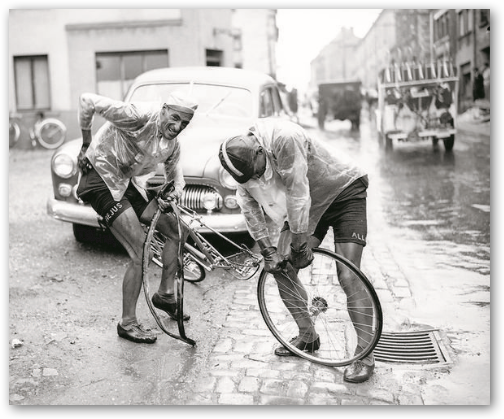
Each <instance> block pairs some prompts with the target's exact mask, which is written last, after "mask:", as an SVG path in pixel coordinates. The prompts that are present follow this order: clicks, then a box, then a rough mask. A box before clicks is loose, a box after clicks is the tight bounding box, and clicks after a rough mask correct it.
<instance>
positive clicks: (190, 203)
mask: <svg viewBox="0 0 504 419" xmlns="http://www.w3.org/2000/svg"><path fill="white" fill-rule="evenodd" d="M161 184H162V183H160V182H159V181H156V180H154V179H149V181H148V182H147V187H148V188H149V189H150V188H153V187H159V186H161ZM207 193H214V194H215V195H216V199H217V208H216V209H220V208H221V207H222V197H221V196H220V195H219V193H218V192H217V190H216V189H215V188H212V187H211V186H207V185H185V187H184V191H183V192H182V196H181V198H180V203H181V204H182V205H184V206H186V207H188V208H191V209H193V210H194V211H206V209H205V207H204V206H203V198H204V197H205V195H206V194H207Z"/></svg>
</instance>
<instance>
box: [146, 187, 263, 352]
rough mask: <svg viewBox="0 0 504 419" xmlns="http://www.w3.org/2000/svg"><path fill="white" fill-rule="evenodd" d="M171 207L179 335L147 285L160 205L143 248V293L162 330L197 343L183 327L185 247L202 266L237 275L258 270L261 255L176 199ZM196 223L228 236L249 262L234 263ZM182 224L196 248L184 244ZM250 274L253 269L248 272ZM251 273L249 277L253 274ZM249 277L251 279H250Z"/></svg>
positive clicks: (158, 196)
mask: <svg viewBox="0 0 504 419" xmlns="http://www.w3.org/2000/svg"><path fill="white" fill-rule="evenodd" d="M172 186H173V183H168V184H166V185H164V186H163V187H162V188H161V189H160V190H159V191H158V192H157V194H156V198H160V197H162V196H164V194H165V193H166V192H167V190H168V189H169V188H170V187H172ZM170 206H171V211H172V213H173V214H174V215H175V218H176V220H177V226H178V237H179V249H178V257H177V262H178V269H177V277H176V290H177V297H178V298H177V326H178V330H179V335H177V334H175V333H172V332H170V331H168V330H167V329H166V327H165V326H164V324H163V322H162V320H161V319H160V318H159V316H158V315H157V313H156V311H155V309H154V307H153V305H152V302H151V299H150V295H149V285H148V280H147V275H148V265H149V263H150V252H151V240H152V238H153V236H154V233H155V231H156V229H155V226H156V225H157V222H158V220H159V217H160V216H161V210H160V209H159V208H158V209H157V211H156V212H155V214H154V216H153V217H152V220H151V223H150V226H149V228H148V231H147V235H146V238H145V242H144V247H143V258H142V282H143V289H144V294H145V298H146V300H147V305H148V307H149V310H150V311H151V313H152V315H153V317H154V319H155V321H156V323H157V324H158V326H159V327H160V328H161V330H162V331H163V332H164V333H166V334H167V335H168V336H170V337H172V338H175V339H178V340H181V341H183V342H186V343H188V344H190V345H192V346H194V345H195V344H196V342H195V341H194V340H193V339H191V338H189V337H187V335H186V333H185V328H184V322H183V317H184V311H183V303H184V282H185V281H184V268H183V266H184V263H183V261H184V250H185V251H187V252H189V253H191V255H192V256H193V257H194V258H195V259H197V260H198V261H199V263H201V265H202V266H203V267H204V268H205V269H207V270H209V271H210V270H213V269H214V268H217V267H218V268H223V269H226V270H231V271H233V270H234V271H236V272H238V274H244V273H247V271H248V270H250V269H251V268H252V269H255V271H254V272H253V273H252V275H254V274H255V272H257V270H258V269H259V265H260V262H261V260H262V258H260V257H259V256H257V255H255V254H253V253H252V252H251V251H250V250H249V249H248V248H247V247H246V246H243V245H242V246H240V245H238V244H236V243H235V242H233V241H232V240H230V239H228V238H227V237H225V236H224V235H222V234H221V233H219V232H218V231H216V230H214V229H212V228H211V227H208V226H206V225H205V224H204V223H203V222H202V221H201V218H200V217H198V215H197V214H196V213H195V212H194V211H192V210H190V209H188V208H186V207H183V206H182V205H178V204H177V203H175V202H174V201H171V202H170ZM182 213H183V214H184V215H185V216H187V217H188V222H186V221H184V220H183V219H182V216H181V214H182ZM193 222H197V223H199V225H201V226H204V227H207V228H209V229H210V230H211V231H212V232H213V233H215V234H216V235H218V236H219V237H221V238H223V239H225V240H226V241H227V242H228V243H230V244H232V245H233V246H234V247H236V248H238V249H240V252H239V253H238V255H241V254H245V255H247V256H248V259H247V261H250V262H249V263H237V262H233V261H232V260H230V259H231V258H232V257H233V256H236V255H233V256H231V257H227V258H226V257H225V256H223V255H222V254H221V253H220V252H219V251H218V250H217V249H216V248H215V247H214V246H212V245H211V244H210V243H209V242H208V240H206V239H205V238H204V237H203V236H202V235H201V234H200V233H199V232H197V231H195V230H194V228H193V227H192V224H193ZM182 225H184V226H185V227H186V228H187V229H188V231H189V236H190V237H191V238H192V239H193V240H194V243H195V245H196V247H194V246H191V245H190V244H187V243H185V244H184V245H182V242H183V240H182ZM248 273H250V271H248ZM252 275H250V276H249V277H251V276H252ZM247 279H248V278H247Z"/></svg>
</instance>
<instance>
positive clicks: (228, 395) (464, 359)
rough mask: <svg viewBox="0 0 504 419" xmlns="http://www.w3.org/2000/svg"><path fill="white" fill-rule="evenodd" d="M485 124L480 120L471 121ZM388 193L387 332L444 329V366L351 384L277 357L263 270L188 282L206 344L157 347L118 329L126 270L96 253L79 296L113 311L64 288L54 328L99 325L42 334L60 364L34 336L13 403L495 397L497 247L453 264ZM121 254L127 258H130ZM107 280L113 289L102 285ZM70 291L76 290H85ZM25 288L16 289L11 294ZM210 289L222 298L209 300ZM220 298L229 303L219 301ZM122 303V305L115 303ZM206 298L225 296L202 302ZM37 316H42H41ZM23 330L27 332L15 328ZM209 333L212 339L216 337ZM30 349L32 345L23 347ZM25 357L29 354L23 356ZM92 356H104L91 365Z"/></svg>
mask: <svg viewBox="0 0 504 419" xmlns="http://www.w3.org/2000/svg"><path fill="white" fill-rule="evenodd" d="M473 125H474V124H473ZM476 128H480V131H478V135H487V134H486V133H485V132H481V126H478V127H476ZM476 128H475V127H473V126H472V125H471V129H476ZM364 129H366V128H364ZM460 129H461V128H460ZM365 134H366V133H365V132H363V133H362V135H365ZM455 147H457V145H456V146H455ZM372 152H373V150H371V151H370V153H372ZM364 159H366V156H364ZM378 190H379V188H374V189H370V190H369V197H368V200H369V202H370V203H369V208H372V209H373V210H372V211H368V225H369V228H368V230H369V236H368V245H367V246H366V248H365V250H364V255H363V263H362V270H363V271H364V272H365V273H366V275H367V276H368V277H369V278H370V279H371V280H372V282H373V284H374V286H375V288H376V290H377V293H378V296H379V298H380V301H381V304H382V308H383V314H384V332H395V333H404V332H411V331H419V330H434V331H436V336H437V338H438V339H439V340H438V341H436V343H437V344H439V347H440V348H442V350H443V351H444V355H445V358H443V359H442V360H441V361H440V362H436V363H421V364H411V363H397V362H395V363H391V362H377V363H376V369H375V374H374V375H373V377H372V378H371V380H369V381H368V382H366V383H362V384H349V383H345V382H344V381H343V370H344V369H343V368H332V367H326V366H322V365H317V364H314V363H310V362H309V361H306V360H303V359H300V358H295V357H288V358H278V357H276V356H275V355H274V354H273V349H274V348H275V347H276V346H277V345H278V343H277V342H276V340H275V339H274V338H273V337H272V335H271V333H270V332H269V330H268V329H267V328H266V326H265V324H264V321H263V320H262V317H261V314H260V312H259V307H258V304H257V297H256V286H257V276H256V277H253V278H252V279H250V280H249V281H237V280H233V282H228V283H224V282H223V283H218V282H213V281H214V280H213V279H211V278H208V279H206V280H205V281H204V282H203V283H202V284H203V285H202V286H201V287H199V288H196V287H192V286H191V285H190V284H188V285H187V288H186V290H187V292H188V293H189V296H188V301H192V302H193V305H192V306H191V305H189V311H190V312H191V314H192V315H193V318H192V319H191V321H190V325H189V326H188V335H189V336H190V337H194V338H197V340H198V344H197V346H196V347H195V348H192V347H189V346H188V345H185V344H183V343H180V342H176V341H174V340H172V339H170V338H169V337H167V336H164V335H160V336H159V338H158V342H157V343H156V344H155V346H156V348H153V347H152V346H149V345H136V344H132V343H130V342H127V341H124V340H121V339H119V338H117V336H116V335H115V333H114V327H115V322H116V320H117V309H118V308H117V307H116V306H117V303H118V302H117V301H116V300H117V289H118V287H119V284H120V275H119V273H116V272H115V267H114V268H113V267H111V265H110V262H109V261H107V260H104V261H102V260H101V259H100V257H99V256H98V255H97V254H93V253H90V254H89V256H88V257H89V258H90V261H91V260H94V261H95V265H94V270H96V277H97V278H96V279H93V282H86V283H84V282H82V283H81V285H79V286H78V289H79V295H75V297H80V295H81V294H80V293H82V295H85V294H86V293H91V292H95V293H97V295H95V297H94V298H95V299H94V300H91V301H93V303H94V304H95V305H96V306H97V307H98V306H99V307H100V310H101V311H98V308H97V307H90V308H89V310H86V311H85V312H83V313H80V312H79V313H77V311H78V310H77V309H76V308H75V307H72V306H71V305H70V303H68V302H67V301H68V300H67V298H68V299H69V300H70V301H72V300H71V298H72V297H74V296H73V295H71V294H65V293H62V294H58V293H57V292H56V293H55V294H54V301H57V303H56V304H58V305H59V308H58V310H54V312H55V313H56V314H57V315H59V316H61V317H62V318H57V317H53V318H50V319H49V320H47V319H45V321H46V323H48V324H49V325H48V327H49V326H50V324H54V330H56V331H57V327H62V325H63V324H64V323H65V320H64V319H65V316H68V315H73V314H75V315H79V316H82V317H83V318H84V319H86V321H87V323H85V324H79V325H69V326H68V328H66V329H65V330H66V334H65V332H63V331H62V332H60V333H55V334H53V335H52V336H51V338H50V339H48V340H46V341H45V342H41V344H43V345H45V346H47V347H52V348H54V349H52V350H53V352H51V356H52V357H53V358H54V359H56V358H60V361H61V360H63V362H60V363H59V364H57V365H58V366H57V368H56V363H54V364H51V363H50V362H44V359H43V357H42V356H41V355H40V354H38V355H37V356H35V352H34V350H33V351H32V352H30V351H28V350H27V349H26V347H27V346H28V345H37V342H36V341H34V342H33V343H32V342H26V343H25V344H24V346H23V347H21V348H20V350H19V351H18V350H17V349H15V348H12V349H11V360H13V362H17V361H19V363H20V365H22V364H21V361H23V362H24V363H25V367H24V370H25V376H16V375H13V371H11V381H10V382H11V386H10V403H11V404H56V405H58V404H63V405H68V404H73V405H78V404H94V405H101V404H103V405H109V404H113V405H116V404H118V405H119V404H128V405H131V404H145V405H409V406H411V405H485V404H489V403H490V378H489V377H490V305H489V303H490V273H489V267H490V263H489V260H488V259H486V257H487V254H486V252H487V249H483V250H482V251H483V253H484V255H483V257H480V258H479V259H478V258H473V257H472V256H471V255H469V256H467V257H464V258H460V257H459V256H461V255H465V254H466V253H467V252H464V250H467V249H469V250H470V251H472V250H473V247H472V246H468V247H467V249H464V248H463V247H462V244H460V247H456V248H455V249H454V251H453V258H452V259H453V260H454V261H456V263H451V262H450V258H449V257H448V258H447V251H446V249H442V247H443V243H440V242H436V241H435V240H433V241H426V240H424V239H423V236H422V234H423V233H424V231H417V230H415V229H408V236H405V233H404V225H402V224H400V223H399V221H401V220H399V219H398V223H397V225H393V224H392V225H391V224H390V223H389V220H388V219H385V217H386V215H387V216H388V210H386V208H384V207H383V205H384V204H383V202H384V201H383V199H382V197H381V196H379V195H378V194H379V193H380V192H379V191H378ZM385 202H386V201H385ZM482 204H488V202H487V203H484V202H482ZM403 221H404V220H403ZM406 221H408V220H406ZM410 221H411V220H410ZM67 227H68V226H67ZM60 231H63V227H60V226H59V224H58V227H57V228H55V231H54V232H53V233H52V234H54V235H55V237H49V240H51V243H53V242H54V243H60V244H58V246H60V247H61V246H64V243H68V241H67V242H65V241H63V239H62V238H58V237H56V236H57V235H58V234H59V233H58V232H60ZM65 240H71V238H68V239H65ZM330 243H331V237H330V236H328V237H327V238H326V243H325V244H326V245H327V246H328V247H330ZM12 246H15V244H12ZM12 250H15V248H14V247H13V248H12ZM66 252H70V255H69V257H70V258H71V257H72V252H80V253H84V254H85V252H84V251H83V250H82V248H80V249H79V248H77V249H76V250H74V249H72V248H69V249H68V250H67V251H66ZM448 253H449V252H448ZM469 253H470V252H469ZM488 253H489V242H488ZM66 254H67V253H65V256H66ZM488 257H489V255H488ZM460 259H462V262H461V261H460ZM482 260H483V261H482ZM90 261H89V262H87V263H86V264H87V265H88V264H89V263H91V262H90ZM120 261H121V263H124V262H125V258H124V256H122V257H121V258H120ZM10 262H11V261H10ZM471 263H473V264H474V265H471ZM101 265H103V267H102V266H101ZM121 269H122V268H121ZM106 276H108V277H109V278H110V281H111V282H110V283H109V282H107V285H104V284H105V282H104V281H100V279H101V278H100V277H106ZM49 277H50V278H49ZM48 278H49V279H50V281H49V283H48V281H47V280H46V282H45V283H43V285H42V286H40V285H37V287H38V288H37V290H38V291H40V289H41V288H45V289H49V288H50V287H52V286H54V287H55V289H56V287H60V288H61V287H63V286H65V285H66V286H70V285H72V287H73V284H71V282H72V281H71V278H68V277H65V276H61V275H48ZM107 279H108V278H107ZM81 281H82V279H81ZM88 281H89V280H88ZM10 285H11V287H12V286H13V285H16V286H17V285H18V284H17V283H15V284H14V283H11V284H10ZM96 286H98V287H100V290H101V291H98V290H95V288H96ZM23 287H25V285H23ZM205 287H206V288H205ZM69 289H70V290H72V292H73V293H75V292H76V291H75V289H74V288H69ZM11 292H13V291H11ZM16 292H21V291H16ZM23 292H24V293H25V294H23V295H25V296H28V297H29V296H30V295H31V294H30V293H32V294H33V293H34V292H37V291H35V287H32V288H30V287H27V290H26V291H23ZM14 295H15V294H11V298H12V296H14ZM208 295H211V296H212V298H211V299H207V300H205V299H204V297H205V296H207V297H208ZM63 297H65V298H64V300H63ZM219 297H220V298H222V299H225V301H221V302H219ZM111 301H114V304H115V305H116V306H112V307H110V303H111ZM195 301H213V303H212V304H211V305H208V306H204V307H197V305H196V303H194V302H195ZM11 304H12V303H11ZM107 304H108V306H107ZM205 304H207V303H205ZM43 309H44V308H43V307H41V308H37V309H36V311H35V313H34V314H30V313H28V312H27V313H21V314H20V313H14V315H11V322H14V323H15V322H18V323H22V320H23V319H24V317H26V316H30V315H33V316H42V315H43ZM94 311H96V313H95V312H94ZM91 313H92V314H91ZM20 316H21V317H20ZM35 320H38V319H37V318H36V317H35ZM67 324H68V322H67ZM65 326H66V325H65ZM32 327H33V330H31V331H29V330H20V331H19V334H11V336H10V338H11V340H10V343H11V344H12V343H13V341H12V338H13V337H18V336H20V335H22V334H23V333H24V335H25V336H27V335H28V334H29V333H30V332H32V333H33V335H36V332H37V330H36V327H37V324H36V322H34V323H33V325H32ZM19 328H20V329H21V327H20V326H19ZM11 329H12V330H16V328H14V327H12V326H11ZM208 330H212V333H209V332H208ZM16 333H18V332H17V331H16ZM205 334H206V335H205ZM60 335H61V336H60ZM63 335H65V336H63ZM72 336H76V338H71V337H72ZM205 336H209V337H210V339H205ZM84 342H86V344H87V347H86V346H85V345H83V343H84ZM23 350H25V351H26V352H24V353H23V352H22V351H23ZM16 351H18V352H16ZM22 353H23V354H24V355H21V354H22ZM22 357H23V359H22V360H21V359H15V358H22ZM89 360H92V363H91V364H89V363H88V361H89ZM44 389H48V390H44Z"/></svg>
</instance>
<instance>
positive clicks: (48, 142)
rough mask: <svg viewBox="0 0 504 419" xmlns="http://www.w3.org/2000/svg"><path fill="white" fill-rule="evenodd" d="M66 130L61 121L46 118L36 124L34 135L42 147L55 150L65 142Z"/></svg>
mask: <svg viewBox="0 0 504 419" xmlns="http://www.w3.org/2000/svg"><path fill="white" fill-rule="evenodd" d="M66 130H67V129H66V126H65V124H63V122H61V121H60V120H59V119H56V118H46V119H44V120H42V121H40V122H39V123H37V124H35V127H34V134H35V138H37V141H38V142H39V144H40V145H41V146H42V147H44V148H46V149H48V150H53V149H55V148H58V147H59V146H60V145H62V144H63V143H64V142H65V137H66Z"/></svg>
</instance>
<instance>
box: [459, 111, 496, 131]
mask: <svg viewBox="0 0 504 419" xmlns="http://www.w3.org/2000/svg"><path fill="white" fill-rule="evenodd" d="M488 118H489V117H488ZM456 127H457V130H460V131H465V132H469V133H471V134H481V135H485V136H487V137H490V119H488V120H485V118H481V117H479V115H478V112H477V110H476V108H471V109H468V110H467V111H466V112H464V113H462V114H460V115H458V117H457V123H456Z"/></svg>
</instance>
